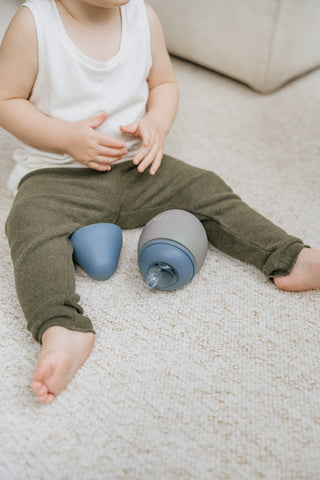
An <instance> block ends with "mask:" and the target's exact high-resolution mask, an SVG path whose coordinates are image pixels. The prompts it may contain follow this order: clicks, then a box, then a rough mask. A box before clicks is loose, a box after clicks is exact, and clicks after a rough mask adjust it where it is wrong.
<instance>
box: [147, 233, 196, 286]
mask: <svg viewBox="0 0 320 480" xmlns="http://www.w3.org/2000/svg"><path fill="white" fill-rule="evenodd" d="M158 263H162V264H166V265H168V266H170V267H171V268H172V269H173V270H174V271H175V273H176V276H175V278H174V279H173V281H172V284H171V285H165V286H161V285H158V286H157V288H158V289H159V290H168V291H172V290H178V289H179V288H182V287H184V286H185V285H186V284H187V283H189V282H191V280H192V278H193V277H194V275H195V273H196V262H195V259H194V257H193V255H192V254H191V252H190V251H189V250H188V249H187V248H185V247H184V246H183V245H180V244H179V243H177V242H173V241H170V240H164V239H160V240H152V241H150V242H148V243H147V244H145V245H144V246H143V247H142V248H141V250H140V251H139V254H138V265H139V269H140V273H141V275H142V276H143V278H144V279H146V278H147V275H148V272H149V269H150V268H151V267H152V266H153V265H155V264H158Z"/></svg>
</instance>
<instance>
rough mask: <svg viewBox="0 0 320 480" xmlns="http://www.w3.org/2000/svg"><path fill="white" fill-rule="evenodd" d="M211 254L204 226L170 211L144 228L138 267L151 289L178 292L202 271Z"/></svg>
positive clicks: (140, 239) (180, 211)
mask: <svg viewBox="0 0 320 480" xmlns="http://www.w3.org/2000/svg"><path fill="white" fill-rule="evenodd" d="M207 250H208V240H207V235H206V231H205V229H204V227H203V225H202V223H201V222H200V221H199V220H198V219H197V218H196V217H195V216H194V215H192V214H191V213H189V212H187V211H185V210H167V211H165V212H163V213H160V214H159V215H156V216H155V217H154V218H153V219H152V220H150V221H149V222H148V223H147V225H146V226H145V227H144V229H143V231H142V233H141V235H140V238H139V243H138V264H139V269H140V272H141V274H142V276H143V277H144V278H145V280H146V282H147V285H148V287H149V288H158V289H160V290H177V289H178V288H181V287H183V286H184V285H186V284H187V283H189V282H190V281H191V280H192V278H193V277H194V276H195V275H196V273H198V271H199V270H200V268H201V267H202V265H203V263H204V261H205V258H206V255H207Z"/></svg>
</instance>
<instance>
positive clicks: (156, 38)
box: [120, 5, 179, 174]
mask: <svg viewBox="0 0 320 480" xmlns="http://www.w3.org/2000/svg"><path fill="white" fill-rule="evenodd" d="M146 9H147V15H148V20H149V26H150V34H151V53H152V67H151V70H150V73H149V77H148V85H149V99H148V103H147V113H146V115H145V116H144V117H143V118H142V119H141V120H140V121H137V122H134V123H133V124H131V125H126V126H121V127H120V129H121V131H123V132H124V133H131V134H135V135H138V136H139V137H141V139H142V140H143V142H142V146H141V148H140V149H139V151H138V153H137V155H136V156H135V158H134V159H133V161H134V163H135V164H137V165H138V164H139V166H138V170H139V171H140V172H143V171H144V170H145V169H146V168H147V167H148V166H149V165H151V168H150V173H151V174H154V173H156V171H157V170H158V168H159V166H160V164H161V160H162V155H163V149H164V143H165V137H166V135H167V134H168V133H169V131H170V128H171V126H172V123H173V121H174V119H175V116H176V114H177V110H178V102H179V91H178V86H177V82H176V77H175V74H174V70H173V67H172V63H171V60H170V57H169V54H168V52H167V48H166V45H165V39H164V34H163V30H162V27H161V24H160V21H159V18H158V16H157V15H156V13H155V12H154V10H153V9H152V8H151V7H150V6H149V5H146Z"/></svg>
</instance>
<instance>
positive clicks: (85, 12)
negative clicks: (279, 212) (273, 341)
mask: <svg viewBox="0 0 320 480" xmlns="http://www.w3.org/2000/svg"><path fill="white" fill-rule="evenodd" d="M177 107H178V87H177V83H176V79H175V75H174V71H173V68H172V64H171V61H170V57H169V55H168V52H167V50H166V47H165V41H164V36H163V32H162V28H161V25H160V22H159V19H158V17H157V15H156V14H155V12H154V11H153V10H152V9H151V8H150V7H149V6H148V5H145V4H144V2H143V0H27V1H26V3H25V4H24V5H23V7H22V8H21V9H20V10H19V11H18V13H17V14H16V15H15V17H14V18H13V20H12V22H11V23H10V25H9V27H8V29H7V32H6V35H5V37H4V40H3V42H2V45H1V49H0V125H1V126H2V127H3V128H5V129H6V130H8V131H9V132H11V133H12V134H13V135H15V136H16V137H17V139H18V141H19V144H18V147H17V149H16V150H15V152H14V160H15V161H16V166H15V168H14V169H13V171H12V174H11V176H10V179H9V184H8V185H9V188H10V189H11V190H12V191H13V192H15V193H16V196H15V199H14V202H13V205H12V209H11V212H10V214H9V217H8V219H7V223H6V233H7V236H8V241H9V245H10V248H11V255H12V261H13V265H14V272H15V282H16V288H17V294H18V298H19V301H20V304H21V307H22V309H23V312H24V314H25V316H26V319H27V325H28V329H29V330H30V331H31V332H32V335H33V337H34V338H35V339H36V340H37V341H38V342H40V343H41V344H42V348H41V353H40V357H39V363H38V367H37V369H36V372H35V375H34V379H33V382H32V387H33V389H34V390H35V392H36V394H37V398H38V400H39V401H40V402H44V403H51V402H52V401H53V400H54V398H55V397H56V396H57V395H58V394H59V393H60V392H61V391H62V390H63V389H64V388H65V387H66V386H67V384H68V383H69V381H70V380H71V378H72V377H73V376H74V374H75V373H76V371H77V370H78V369H79V368H80V366H81V365H82V364H83V362H84V361H85V360H86V359H87V357H88V356H89V354H90V352H91V350H92V348H93V344H94V329H93V326H92V323H91V321H90V319H89V318H88V317H86V316H85V315H84V312H83V309H82V308H81V306H80V304H79V296H78V295H77V294H76V292H75V271H74V264H73V259H72V253H73V250H72V245H71V242H70V235H72V233H73V232H74V231H75V230H77V229H78V228H81V227H83V226H85V225H89V224H93V223H99V222H110V223H115V224H117V225H119V226H120V227H121V228H136V227H141V226H142V225H144V224H145V223H146V222H147V221H149V220H150V219H151V218H152V217H154V216H155V215H157V214H158V213H160V212H162V211H164V210H167V209H170V208H178V209H184V210H188V211H190V212H191V213H193V214H194V215H196V216H197V217H198V218H199V219H200V220H201V221H202V223H203V225H204V227H205V229H206V232H207V235H208V238H209V240H210V241H211V242H212V243H213V244H214V245H215V246H216V247H217V248H219V249H221V250H223V251H224V252H225V253H227V254H229V255H232V256H234V257H236V258H238V259H240V260H243V261H246V262H249V263H251V264H253V265H255V266H256V267H257V268H259V269H260V270H261V271H262V272H264V273H265V275H267V276H268V277H269V278H271V279H273V281H274V283H275V285H276V286H277V287H278V288H281V289H284V290H291V291H299V290H307V289H316V288H319V287H320V251H319V250H315V249H311V248H307V247H306V246H305V245H304V244H303V242H302V241H301V240H299V239H298V238H295V237H293V236H290V235H288V234H287V233H286V232H284V231H283V230H282V229H280V228H278V227H277V226H275V225H274V224H272V223H271V222H270V221H268V220H267V219H265V218H264V217H262V216H261V215H259V214H258V213H257V212H255V211H254V210H252V209H251V208H249V207H248V206H247V205H246V204H245V203H244V202H242V201H241V199H240V198H239V197H238V196H237V195H235V194H234V193H233V192H232V190H231V189H230V188H229V187H228V186H227V185H226V184H225V183H224V182H223V180H221V179H220V178H219V177H218V176H217V175H215V174H214V173H213V172H211V171H206V170H203V169H199V168H195V167H193V166H191V165H188V164H186V163H184V162H181V161H180V160H177V159H174V158H172V157H170V156H168V155H164V153H163V151H164V144H165V137H166V135H167V134H168V132H169V131H170V128H171V125H172V123H173V121H174V118H175V116H176V112H177ZM106 301H107V299H106Z"/></svg>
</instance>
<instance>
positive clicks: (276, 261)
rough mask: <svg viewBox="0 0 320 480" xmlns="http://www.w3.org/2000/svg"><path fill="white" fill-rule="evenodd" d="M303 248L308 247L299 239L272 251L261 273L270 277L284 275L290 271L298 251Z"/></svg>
mask: <svg viewBox="0 0 320 480" xmlns="http://www.w3.org/2000/svg"><path fill="white" fill-rule="evenodd" d="M303 248H310V247H309V246H308V245H304V244H303V243H302V242H301V241H300V240H297V241H296V242H294V243H291V244H289V245H286V246H284V247H282V248H280V249H277V250H276V251H275V252H273V253H272V254H271V255H270V256H269V258H268V260H267V261H266V262H265V264H264V266H263V273H265V274H266V275H267V277H269V278H270V279H273V278H275V277H285V276H286V275H289V274H290V272H291V271H292V269H293V267H294V265H295V263H296V261H297V258H298V255H299V253H300V252H301V250H302V249H303Z"/></svg>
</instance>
